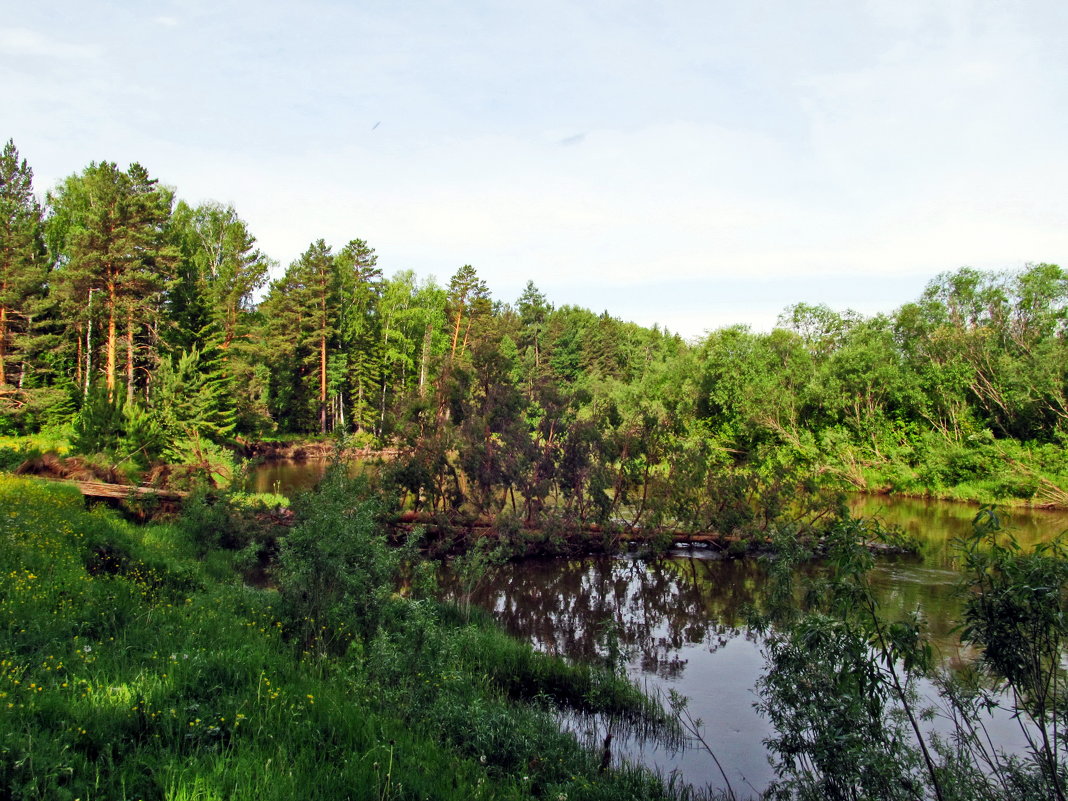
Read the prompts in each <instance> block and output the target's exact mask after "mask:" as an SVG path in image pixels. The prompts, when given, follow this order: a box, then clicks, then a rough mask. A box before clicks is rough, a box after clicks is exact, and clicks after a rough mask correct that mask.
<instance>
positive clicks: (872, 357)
mask: <svg viewBox="0 0 1068 801" xmlns="http://www.w3.org/2000/svg"><path fill="white" fill-rule="evenodd" d="M44 199H45V202H44V203H43V204H42V203H40V202H39V201H38V195H37V194H36V193H35V190H34V187H33V173H32V170H31V168H30V166H29V165H28V164H27V162H26V161H25V160H24V159H20V156H19V153H18V150H17V149H16V147H15V145H14V143H13V142H12V141H8V143H7V144H6V146H5V147H4V148H3V153H2V156H0V434H30V433H34V432H38V431H41V430H42V429H50V428H56V427H63V426H67V427H69V428H70V430H71V431H72V432H73V436H74V440H75V445H76V447H78V448H80V449H82V450H100V449H106V448H108V447H113V446H114V445H115V443H117V442H125V443H126V448H127V451H128V452H129V453H134V454H137V458H138V459H141V460H142V461H145V462H151V461H153V460H170V461H181V460H183V459H184V458H188V457H189V455H190V453H192V452H193V451H195V450H196V449H198V448H203V447H208V446H223V445H226V444H228V443H233V442H234V441H235V440H238V439H240V440H254V439H258V438H262V437H265V436H273V435H279V434H295V435H316V434H326V433H330V432H346V433H352V434H355V435H357V436H358V437H360V438H362V440H363V441H364V442H366V443H367V444H370V445H376V446H379V447H387V446H388V447H391V448H396V449H399V450H400V451H402V452H405V453H408V454H418V455H419V458H418V459H415V460H413V461H410V462H404V460H401V466H400V467H399V468H398V470H399V472H400V473H401V475H400V476H399V478H398V480H399V481H401V483H402V485H404V486H405V487H406V488H407V489H408V490H410V491H411V492H412V493H413V495H414V496H416V497H420V498H423V499H424V501H425V502H426V503H427V504H428V505H431V506H435V507H437V506H439V505H446V504H449V503H451V501H449V500H448V499H449V497H450V495H454V494H455V493H458V492H459V493H462V494H463V496H464V502H465V503H468V504H471V505H473V506H474V507H476V508H477V509H478V510H481V511H494V510H495V509H496V510H498V511H499V509H500V508H501V507H502V506H503V504H504V502H505V501H504V500H502V499H505V498H507V497H508V495H509V493H511V495H512V498H511V502H512V505H513V506H515V505H516V501H515V496H516V495H517V494H518V495H519V496H520V497H521V498H522V503H523V504H525V505H526V506H527V511H528V512H530V511H531V506H533V507H537V505H538V504H539V503H541V502H542V501H543V500H544V499H545V498H546V497H548V496H549V495H550V494H553V495H554V496H555V497H556V498H557V500H558V501H559V502H560V503H562V504H563V506H565V507H567V508H570V509H571V510H572V511H573V512H574V513H575V514H577V515H579V516H581V517H584V518H590V519H596V518H604V517H607V516H611V515H617V514H619V512H620V510H621V509H622V508H623V507H627V508H628V509H630V512H629V513H630V514H638V515H641V514H655V513H656V510H655V509H653V508H652V507H653V506H655V504H654V503H653V501H652V500H651V498H652V497H653V496H655V489H656V486H657V485H658V484H662V485H667V484H670V485H671V486H672V487H673V488H674V489H675V490H676V492H675V499H674V500H673V501H672V503H673V504H675V506H676V508H675V509H674V510H673V512H672V514H673V515H675V516H677V515H681V514H682V513H684V512H685V513H687V514H694V515H698V516H699V515H700V514H701V513H702V512H701V504H702V503H705V502H706V501H702V500H701V493H702V492H705V493H707V491H708V490H709V487H710V482H712V481H713V476H718V477H719V478H717V479H716V480H721V479H722V476H723V475H724V474H725V473H730V472H731V471H750V472H753V471H756V472H758V473H759V472H761V471H763V474H765V475H769V472H768V471H772V470H773V468H774V467H775V466H776V465H779V466H781V465H783V464H803V465H806V466H807V467H809V468H815V469H818V470H822V471H824V472H829V473H831V474H833V475H834V476H836V477H837V479H838V480H840V481H841V482H842V483H843V484H845V485H848V486H852V487H856V488H861V489H868V490H891V491H903V492H936V493H939V492H941V493H945V492H950V491H953V488H958V489H960V488H962V487H963V488H964V489H962V490H960V492H961V493H963V495H965V496H968V497H979V496H985V497H1016V498H1023V499H1028V500H1033V501H1038V502H1055V503H1060V504H1063V503H1064V502H1065V500H1066V495H1065V487H1066V486H1068V460H1066V459H1065V456H1064V444H1065V441H1066V440H1065V437H1066V433H1068V350H1066V348H1068V340H1066V315H1068V273H1066V272H1065V271H1064V270H1063V269H1062V268H1060V267H1058V266H1056V265H1053V264H1031V265H1028V266H1027V267H1025V268H1024V269H1022V270H1014V271H1005V272H982V271H978V270H974V269H971V268H967V267H964V268H959V269H955V270H952V271H950V272H946V273H943V274H942V275H940V276H938V277H937V278H935V279H934V280H933V281H931V282H930V283H929V284H928V285H927V286H926V287H925V288H922V290H920V288H918V290H920V291H919V296H918V298H917V299H916V300H915V301H914V302H912V303H908V304H906V305H904V306H902V307H901V308H899V309H897V310H896V311H894V312H892V313H889V314H883V315H876V316H874V317H865V316H863V315H860V314H857V313H855V312H853V311H850V310H844V311H836V310H834V309H831V308H829V307H827V306H825V305H810V304H807V303H804V302H798V303H797V304H795V305H793V306H790V307H789V308H787V309H786V310H784V312H783V313H782V315H781V316H780V318H779V322H778V326H777V327H776V328H775V329H774V330H772V331H770V332H767V333H764V332H755V331H752V330H750V329H748V328H746V327H743V326H734V327H729V328H723V329H719V330H715V331H711V332H710V333H708V334H707V335H706V336H704V337H702V338H700V339H698V340H696V341H690V342H687V341H684V340H683V339H681V338H680V337H678V336H676V335H674V334H672V333H670V332H669V331H667V330H663V329H660V328H657V327H653V328H645V327H642V326H639V325H636V324H634V323H629V322H625V321H622V320H620V319H617V318H615V317H612V316H611V315H610V314H609V313H608V312H604V313H602V314H597V313H595V312H592V311H589V310H587V309H582V308H577V307H574V306H567V305H564V306H556V305H554V304H553V303H552V302H551V301H550V300H549V299H548V298H547V297H546V296H545V295H544V294H543V293H542V292H541V291H540V290H539V289H538V287H537V286H536V285H535V284H534V283H533V281H531V282H528V283H527V285H526V288H525V290H524V291H523V293H522V294H521V295H520V297H519V298H517V299H515V300H514V301H505V300H501V299H495V298H493V297H492V296H491V293H490V291H489V289H488V287H487V286H486V283H485V281H484V280H482V278H480V276H479V275H478V272H477V270H476V268H475V267H473V266H471V265H462V266H460V267H458V268H456V269H455V272H453V274H452V275H451V277H450V279H449V281H448V283H447V284H446V285H444V286H443V285H440V284H438V283H437V282H436V281H435V280H434V279H433V278H431V277H420V276H417V275H415V274H414V273H412V272H411V271H405V270H402V271H399V272H396V273H395V274H393V275H392V276H385V275H384V274H383V272H382V270H381V269H380V268H379V267H378V256H377V254H376V253H375V250H374V248H373V247H372V245H371V244H370V243H369V242H368V241H367V240H364V239H362V238H360V236H359V235H358V232H353V233H352V238H351V239H350V240H349V241H347V242H343V243H329V242H326V241H325V240H323V239H316V240H314V241H312V242H310V243H309V245H308V247H307V249H306V250H305V251H304V253H303V254H301V256H300V257H299V258H297V259H296V260H295V261H293V263H291V264H289V265H288V266H287V267H286V268H285V269H284V270H283V271H281V272H280V275H279V277H278V278H276V279H275V280H273V281H269V276H270V275H271V274H272V271H273V272H275V273H278V272H279V271H278V270H274V268H275V267H276V265H275V263H274V262H272V260H271V259H270V258H269V257H268V256H267V255H266V254H264V253H263V252H262V251H261V250H259V249H258V248H257V247H256V239H255V237H254V235H253V233H252V232H251V231H250V230H249V228H248V225H247V223H246V222H245V221H244V220H243V219H242V218H241V217H240V215H239V213H238V211H237V210H235V209H234V208H232V207H230V206H225V205H221V204H217V203H203V204H200V205H198V206H195V207H194V206H191V205H189V204H188V203H187V202H185V201H183V200H180V199H178V197H177V193H176V191H175V190H174V189H171V188H169V187H166V186H163V185H162V184H160V183H159V181H158V179H156V178H155V177H153V176H152V175H151V174H150V172H149V171H148V170H147V169H146V168H145V167H143V166H141V165H139V164H136V163H134V164H130V165H129V166H128V167H126V168H125V169H122V168H120V167H119V166H118V165H117V164H115V163H113V162H93V163H91V164H89V166H87V167H86V168H85V169H83V170H82V171H81V172H79V173H75V174H73V175H70V176H69V177H68V178H66V179H64V180H63V181H61V182H60V183H59V185H58V186H56V187H53V188H52V189H50V190H49V191H48V192H47V193H46V194H45V196H44ZM405 465H407V467H406V468H405ZM401 468H404V469H401ZM405 470H407V472H405ZM450 471H452V473H453V474H454V475H455V473H456V472H457V471H460V472H462V473H463V474H464V476H465V480H464V481H462V482H461V481H458V480H453V476H450ZM721 489H722V488H721ZM650 493H652V495H650ZM639 508H641V509H643V510H645V509H647V511H637V510H638V509H639Z"/></svg>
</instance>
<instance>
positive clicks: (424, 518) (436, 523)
mask: <svg viewBox="0 0 1068 801" xmlns="http://www.w3.org/2000/svg"><path fill="white" fill-rule="evenodd" d="M392 523H393V525H394V526H395V527H406V528H407V527H410V526H413V525H421V526H426V527H427V528H428V529H430V530H432V531H436V530H440V529H442V528H451V529H454V530H457V531H469V532H471V533H472V534H476V533H481V535H482V536H486V535H488V534H489V533H490V532H491V531H493V530H495V529H496V528H497V524H496V522H495V521H494V520H493V519H491V518H486V517H477V518H469V517H468V518H464V517H455V518H447V517H441V516H435V515H431V514H427V513H426V512H411V511H408V512H401V513H400V514H399V515H397V516H396V517H394V518H393V520H392ZM523 532H524V533H525V534H528V535H531V536H536V535H538V534H539V533H541V530H540V529H537V528H526V527H525V528H524V529H523ZM568 533H569V534H598V535H609V536H614V537H617V538H618V539H619V540H620V541H622V542H638V543H640V542H648V541H649V540H651V539H653V538H659V537H670V538H671V541H672V543H673V544H674V545H703V546H714V547H719V548H725V547H728V546H729V545H730V544H731V543H733V542H737V541H738V540H739V537H737V536H734V535H726V534H718V533H716V532H713V531H702V532H691V531H679V530H670V529H668V530H664V529H642V528H637V527H620V528H606V527H605V526H602V525H600V524H598V523H576V524H574V525H572V526H569V530H568Z"/></svg>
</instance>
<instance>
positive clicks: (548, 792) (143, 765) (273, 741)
mask: <svg viewBox="0 0 1068 801" xmlns="http://www.w3.org/2000/svg"><path fill="white" fill-rule="evenodd" d="M0 508H3V510H4V514H2V515H0V544H2V546H3V547H0V693H2V694H3V695H2V696H0V700H2V701H3V703H2V704H0V795H3V796H4V797H9V798H13V799H20V800H21V799H26V800H27V801H45V800H46V799H47V800H48V801H53V800H54V799H74V798H96V797H101V798H123V797H127V798H132V797H136V798H144V799H164V798H229V799H233V800H234V801H252V800H253V799H255V801H262V799H267V801H282V800H283V799H292V798H296V797H300V798H308V799H312V801H328V800H329V801H333V800H334V799H338V798H354V799H368V801H370V799H375V801H380V799H384V798H420V799H422V798H435V799H442V801H452V800H453V799H455V800H456V801H460V799H465V800H466V799H470V798H485V799H491V798H500V799H529V798H550V799H558V798H560V797H561V796H566V797H567V798H568V799H588V800H589V801H602V800H603V801H611V800H612V799H635V798H643V799H646V798H648V799H672V798H678V799H683V798H694V797H696V796H695V795H694V794H693V793H692V792H690V791H687V790H685V789H678V790H675V791H672V790H671V789H669V788H666V787H665V786H664V784H663V782H661V781H660V780H659V779H658V778H656V777H655V776H653V775H652V774H650V773H649V772H648V771H644V770H638V769H634V768H628V767H623V768H621V769H618V770H617V769H609V770H607V771H605V772H602V771H601V770H600V763H601V756H600V754H596V753H593V752H591V751H588V750H586V749H583V748H582V747H580V746H579V744H578V743H577V742H576V740H575V738H574V737H573V736H571V735H569V734H565V733H564V732H561V731H560V729H559V728H558V725H557V721H556V719H555V717H554V712H553V710H554V709H558V708H564V709H567V708H572V709H579V710H591V711H595V712H601V713H608V714H613V715H614V714H619V715H622V716H629V717H633V718H634V719H635V720H638V719H642V718H643V717H646V716H650V717H651V718H652V719H655V716H656V715H657V706H656V705H655V704H652V703H651V702H650V701H649V700H648V699H646V698H644V697H643V696H642V695H641V694H640V693H639V692H638V691H637V690H636V689H635V688H633V687H631V686H629V685H627V684H626V683H625V682H622V681H620V680H618V679H617V678H615V677H612V676H610V675H608V674H606V673H605V672H603V671H600V670H598V669H595V668H588V667H583V666H578V665H566V664H564V663H562V662H560V661H559V660H556V659H553V658H551V657H549V656H546V655H544V654H538V653H535V652H534V650H533V649H532V648H531V647H530V646H529V645H527V644H521V643H518V642H515V641H514V640H511V639H510V638H508V637H506V636H505V635H504V634H502V633H501V632H500V630H499V629H497V628H496V627H495V626H493V625H492V624H489V623H487V622H485V621H480V622H478V623H476V624H464V623H461V622H460V620H459V618H458V613H457V612H456V611H455V610H453V609H450V608H448V607H442V606H440V605H438V604H434V603H432V602H429V601H408V600H404V599H400V598H394V599H391V600H390V601H389V603H388V604H387V607H386V608H384V609H383V610H382V611H383V614H382V615H381V618H380V620H381V623H382V625H381V626H380V627H379V628H378V629H377V630H376V632H375V633H374V635H373V636H372V638H371V639H370V640H369V641H363V640H361V641H360V642H361V646H360V647H359V648H351V649H349V651H348V652H347V653H346V655H345V656H344V657H329V656H325V655H324V654H322V653H321V652H318V651H317V652H316V653H315V654H307V653H301V652H300V651H299V650H298V649H294V647H293V644H292V643H291V642H289V641H287V639H286V638H285V637H284V636H283V632H284V630H285V629H286V622H285V621H286V620H287V619H288V617H287V615H286V612H285V609H284V608H283V607H284V606H285V605H286V602H285V601H284V600H283V599H282V598H280V597H279V596H277V595H275V594H274V593H271V592H263V591H254V590H250V589H249V588H247V587H242V586H240V585H237V584H235V583H233V582H232V578H231V579H228V581H227V583H218V582H217V581H216V580H214V579H213V578H212V576H211V575H210V573H209V572H208V570H207V569H206V568H207V565H206V563H204V562H198V561H197V560H195V559H193V558H192V552H193V550H192V549H193V545H192V543H191V542H190V541H189V539H188V538H187V536H186V534H187V533H188V531H187V530H186V529H179V528H174V527H170V526H159V525H157V526H152V527H147V528H136V527H134V526H131V525H130V524H128V523H124V522H122V521H121V520H119V519H118V518H117V517H116V516H114V515H113V514H111V513H110V512H108V511H107V510H97V511H94V512H93V513H91V514H90V513H86V512H85V511H84V509H83V507H82V502H81V498H80V497H79V495H78V493H77V492H76V491H74V490H73V489H72V488H67V487H58V486H55V485H46V484H43V483H37V482H34V481H29V480H21V479H13V478H10V477H4V476H0ZM338 511H339V512H343V511H344V509H341V508H339V509H338ZM323 520H324V522H325V518H323ZM204 522H205V524H208V525H211V524H213V523H212V521H210V520H207V519H205V521H204ZM339 522H341V521H339ZM532 698H536V699H537V700H530V699H532Z"/></svg>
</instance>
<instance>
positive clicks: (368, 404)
mask: <svg viewBox="0 0 1068 801" xmlns="http://www.w3.org/2000/svg"><path fill="white" fill-rule="evenodd" d="M377 262H378V256H377V255H375V252H374V250H373V249H372V248H370V247H369V246H368V245H367V243H366V242H364V241H363V240H362V239H353V240H352V241H351V242H349V243H348V244H347V245H346V246H345V247H344V248H343V249H342V250H341V252H340V253H338V255H337V257H336V259H335V265H336V269H337V271H338V288H339V305H338V323H337V324H338V331H339V335H340V350H341V352H340V354H339V355H340V356H341V357H342V359H343V362H344V365H345V375H344V377H343V379H342V382H341V383H342V386H343V388H344V391H343V392H342V394H341V395H340V396H339V398H338V400H339V401H340V403H341V404H342V405H341V407H340V410H339V411H340V413H341V415H342V422H343V421H344V417H343V415H344V405H343V404H344V399H345V395H348V396H349V406H350V409H351V417H352V424H353V427H354V428H355V429H356V430H357V431H363V430H364V429H366V428H374V419H375V394H376V393H375V389H376V388H377V386H378V380H379V374H380V372H381V368H382V353H381V350H382V348H381V341H382V337H381V334H382V332H381V324H380V319H379V314H378V311H379V309H378V304H379V300H380V298H381V295H382V271H381V270H379V269H378V267H377V266H376V265H377Z"/></svg>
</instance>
